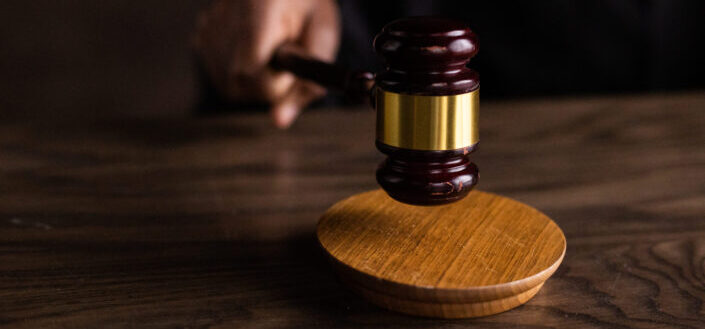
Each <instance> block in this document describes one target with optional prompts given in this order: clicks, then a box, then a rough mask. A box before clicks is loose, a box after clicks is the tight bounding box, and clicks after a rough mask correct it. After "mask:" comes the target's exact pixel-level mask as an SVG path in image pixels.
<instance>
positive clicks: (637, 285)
mask: <svg viewBox="0 0 705 329" xmlns="http://www.w3.org/2000/svg"><path fill="white" fill-rule="evenodd" d="M93 110H95V109H91V108H85V111H86V112H87V113H88V112H91V111H93ZM55 117H58V116H55ZM480 124H481V138H482V147H481V150H479V151H478V152H477V153H476V155H477V157H476V161H477V162H478V163H479V164H481V169H482V173H481V175H482V177H481V179H482V184H481V189H482V190H484V191H488V192H493V193H497V194H501V195H505V196H508V197H511V198H513V199H516V200H518V201H521V202H524V203H526V204H530V205H532V206H533V207H536V208H537V209H540V210H541V211H543V212H544V213H546V214H547V215H548V216H549V217H551V218H552V219H554V221H555V222H556V223H557V224H558V225H559V226H560V227H561V229H562V230H563V231H564V233H565V235H566V238H567V240H568V249H567V251H566V256H565V259H564V260H563V263H562V264H561V266H560V267H559V269H558V270H557V271H556V273H555V274H554V275H553V276H552V277H551V279H549V280H548V281H547V283H546V285H545V286H544V287H543V288H541V290H540V292H538V294H537V295H536V296H535V297H534V298H532V299H531V300H530V301H529V302H527V303H526V304H524V305H522V306H519V307H517V308H516V309H513V310H512V311H509V312H504V313H501V314H498V315H493V316H489V317H485V318H478V319H471V320H438V319H424V318H418V317H410V316H405V315H402V314H398V313H395V312H389V311H386V310H384V309H382V308H379V307H377V306H374V305H372V304H370V303H367V302H365V301H364V300H363V299H361V298H359V297H357V295H356V294H354V293H351V292H349V291H348V290H347V289H345V288H343V286H342V285H341V284H340V283H339V282H338V281H337V280H336V278H335V275H334V272H333V271H332V270H331V268H330V266H329V264H328V263H327V261H326V260H325V256H324V255H323V254H322V252H320V250H319V249H318V246H317V242H316V239H315V234H314V231H315V225H316V222H317V220H318V219H319V218H320V216H321V214H323V212H324V211H325V210H326V209H327V208H328V207H330V206H331V205H332V204H334V203H335V202H336V201H338V200H341V199H344V198H346V197H349V196H351V195H353V194H356V193H360V192H364V191H367V190H370V189H374V188H377V184H376V182H375V179H374V170H375V168H376V165H377V163H378V162H379V161H380V160H381V158H382V155H381V154H379V153H378V152H377V150H376V149H375V148H374V113H373V112H372V111H370V110H359V111H340V110H318V111H310V112H307V113H305V114H304V115H303V116H302V117H301V119H300V121H298V122H297V123H296V124H295V125H294V127H292V129H291V130H290V131H286V132H280V131H276V130H275V129H273V128H270V123H269V118H268V117H267V115H266V114H261V115H237V116H233V117H220V118H218V117H214V118H207V119H195V118H171V119H168V118H164V119H160V118H152V119H140V118H117V119H115V118H113V119H109V118H105V119H100V118H98V119H86V118H85V117H83V116H82V117H69V118H64V119H62V120H46V121H42V120H35V121H8V120H3V121H2V122H0V296H2V298H0V326H4V327H8V328H46V327H74V328H79V327H83V328H86V327H93V328H95V327H151V328H167V327H172V328H173V327H192V328H202V327H213V328H280V327H286V328H311V327H327V328H361V327H373V328H434V327H435V328H507V327H517V328H702V327H703V326H705V311H704V309H703V305H704V304H705V290H704V287H705V273H704V272H705V268H704V265H703V264H705V263H704V261H703V260H704V259H705V220H704V218H703V215H704V214H705V190H704V189H703V186H705V169H703V168H705V129H703V127H705V93H703V92H692V93H685V94H663V95H634V96H624V97H594V98H579V99H539V100H531V101H509V102H501V103H487V102H485V103H483V104H482V120H481V123H480Z"/></svg>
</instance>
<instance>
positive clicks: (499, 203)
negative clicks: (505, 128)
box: [317, 190, 566, 318]
mask: <svg viewBox="0 0 705 329" xmlns="http://www.w3.org/2000/svg"><path fill="white" fill-rule="evenodd" d="M317 236H318V240H319V242H320V244H321V247H322V248H323V250H324V251H325V252H326V253H327V254H328V255H329V257H330V258H331V260H332V261H333V263H334V266H335V268H336V269H337V270H338V272H339V273H340V275H341V276H342V277H343V278H344V281H345V282H346V283H348V284H350V285H352V286H353V287H354V288H355V289H354V290H357V291H359V292H360V293H361V294H362V295H363V296H365V297H366V298H367V299H369V300H371V301H372V302H373V303H376V304H378V305H382V306H384V307H387V308H390V309H393V310H397V311H400V312H403V313H407V314H415V315H424V316H431V317H441V318H463V317H477V316H484V315H490V314H495V313H499V312H503V311H506V310H508V309H510V308H514V307H516V306H518V305H520V304H522V303H524V302H526V301H527V300H528V299H529V298H531V297H533V296H534V295H535V294H536V293H537V292H538V289H539V288H538V287H540V286H541V285H543V284H544V282H545V281H546V279H548V278H549V277H550V276H551V275H552V274H553V273H554V272H555V271H556V269H557V268H558V266H559V265H560V262H561V261H562V260H563V255H564V254H565V248H566V241H565V237H564V236H563V232H561V230H560V228H558V226H557V225H556V224H555V223H554V222H553V221H551V219H550V218H548V217H546V215H544V214H542V213H541V212H539V211H537V210H536V209H534V208H531V207H530V206H527V205H524V204H522V203H521V202H517V201H514V200H511V199H508V198H506V197H502V196H498V195H494V194H491V193H486V192H481V191H474V192H472V193H470V195H469V196H468V197H466V198H464V199H463V200H461V201H458V202H456V203H452V204H448V205H443V206H435V207H420V206H411V205H407V204H403V203H400V202H397V201H395V200H393V199H391V198H390V197H389V196H387V194H386V193H385V192H384V191H382V190H374V191H370V192H365V193H361V194H357V195H354V196H352V197H350V198H347V199H345V200H342V201H340V202H338V203H336V204H335V205H333V206H332V207H331V208H330V209H329V210H328V211H326V213H325V214H324V215H323V217H322V218H321V220H320V221H319V222H318V227H317Z"/></svg>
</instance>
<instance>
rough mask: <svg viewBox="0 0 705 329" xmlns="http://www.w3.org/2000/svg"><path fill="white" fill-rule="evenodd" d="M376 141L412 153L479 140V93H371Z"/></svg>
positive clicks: (463, 144) (445, 148) (447, 148)
mask: <svg viewBox="0 0 705 329" xmlns="http://www.w3.org/2000/svg"><path fill="white" fill-rule="evenodd" d="M375 101H376V108H377V140H378V141H380V142H382V143H384V144H387V145H390V146H394V147H398V148H404V149H412V150H434V151H442V150H455V149H460V148H464V147H468V146H472V145H474V144H476V143H477V142H478V141H479V131H478V119H479V114H480V90H479V89H476V90H474V91H472V92H469V93H465V94H457V95H447V96H420V95H407V94H398V93H393V92H389V91H385V90H383V89H381V88H377V89H376V90H375Z"/></svg>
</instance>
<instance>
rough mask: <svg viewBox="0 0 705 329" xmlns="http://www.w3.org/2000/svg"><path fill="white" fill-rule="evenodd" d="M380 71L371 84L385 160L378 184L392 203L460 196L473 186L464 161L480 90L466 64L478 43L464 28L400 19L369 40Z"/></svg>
mask: <svg viewBox="0 0 705 329" xmlns="http://www.w3.org/2000/svg"><path fill="white" fill-rule="evenodd" d="M374 48H375V51H376V52H377V53H378V54H379V55H381V56H382V57H383V59H384V63H385V69H384V71H382V72H379V73H378V74H377V75H376V78H375V85H376V87H375V89H374V100H375V102H374V105H375V107H376V109H377V140H376V145H377V148H378V149H379V150H380V151H381V152H382V153H384V154H386V155H387V156H388V158H387V159H386V160H385V161H384V162H383V163H382V164H381V165H380V167H379V169H378V170H377V181H378V182H379V184H380V186H382V188H383V189H384V190H385V191H386V192H387V193H388V194H389V195H390V196H391V197H392V198H394V199H396V200H398V201H401V202H404V203H409V204H414V205H438V204H445V203H450V202H454V201H457V200H460V199H462V198H463V197H465V196H466V195H467V194H468V193H469V192H470V190H471V189H472V188H473V187H474V186H475V185H476V184H477V181H478V169H477V166H476V165H475V164H474V163H472V162H470V160H469V159H468V154H470V153H471V152H473V151H474V150H475V149H476V148H477V145H478V142H479V134H478V115H479V87H480V79H479V75H478V73H477V72H476V71H473V70H472V69H470V68H468V67H467V63H468V61H469V60H470V58H472V57H473V56H474V55H475V54H476V53H477V51H478V41H477V36H476V35H475V34H474V33H473V32H472V31H471V30H470V29H469V28H468V27H467V26H465V24H463V23H462V22H458V21H454V20H447V19H440V18H430V17H414V18H405V19H400V20H397V21H394V22H392V23H389V24H387V25H386V26H385V27H384V28H383V29H382V31H381V32H380V33H379V34H378V35H377V37H376V38H375V41H374Z"/></svg>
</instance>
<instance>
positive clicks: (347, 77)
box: [270, 43, 374, 102]
mask: <svg viewBox="0 0 705 329" xmlns="http://www.w3.org/2000/svg"><path fill="white" fill-rule="evenodd" d="M270 66H271V67H272V68H274V69H277V70H285V71H289V72H291V73H294V74H295V75H296V76H298V77H299V78H302V79H306V80H310V81H313V82H315V83H317V84H319V85H321V86H323V87H326V88H331V89H335V90H338V91H341V92H343V93H345V95H346V96H348V97H349V98H351V99H353V100H361V101H363V102H364V101H368V100H369V97H370V91H371V89H372V85H373V84H374V75H373V74H372V73H370V72H364V71H353V70H349V69H347V68H345V67H341V66H339V65H335V64H331V63H326V62H323V61H321V60H318V59H316V58H313V57H311V56H309V55H307V54H306V52H305V51H304V50H303V49H301V48H300V47H299V46H297V45H295V44H291V43H287V44H284V45H282V46H280V47H279V48H278V49H277V51H276V52H275V53H274V56H272V61H271V63H270Z"/></svg>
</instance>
